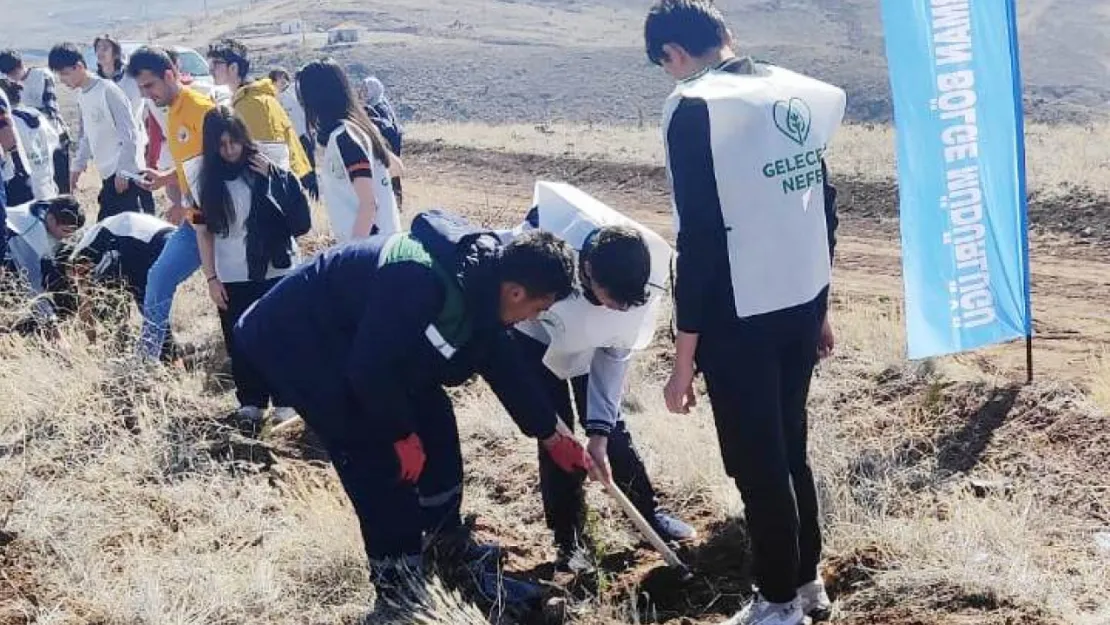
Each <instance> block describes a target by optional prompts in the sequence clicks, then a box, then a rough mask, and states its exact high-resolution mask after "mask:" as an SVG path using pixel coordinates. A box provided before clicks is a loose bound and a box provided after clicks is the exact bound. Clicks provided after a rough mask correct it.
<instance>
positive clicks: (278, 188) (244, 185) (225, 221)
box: [193, 106, 312, 433]
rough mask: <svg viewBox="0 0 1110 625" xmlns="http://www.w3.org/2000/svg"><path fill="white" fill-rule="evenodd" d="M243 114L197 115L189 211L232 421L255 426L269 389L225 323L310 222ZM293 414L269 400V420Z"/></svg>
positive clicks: (266, 282)
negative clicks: (229, 380) (196, 173)
mask: <svg viewBox="0 0 1110 625" xmlns="http://www.w3.org/2000/svg"><path fill="white" fill-rule="evenodd" d="M260 150H261V148H260V146H259V145H258V144H256V143H255V142H254V140H253V139H252V138H251V136H250V134H249V133H248V132H247V126H246V124H245V123H244V122H243V120H242V118H240V117H238V116H236V115H235V113H234V112H232V110H231V109H230V108H227V107H226V106H219V107H216V108H215V109H214V110H211V111H209V112H208V114H207V115H206V116H205V118H204V162H203V165H202V168H201V174H200V206H201V209H200V211H199V212H196V213H194V215H193V227H194V228H195V229H196V233H197V245H198V247H199V248H200V258H201V266H202V268H203V270H204V275H205V279H207V281H208V294H209V296H210V297H211V298H212V301H213V302H214V303H215V304H216V307H217V308H218V309H219V312H220V326H221V328H222V329H223V334H224V345H225V346H226V347H227V354H228V356H229V357H230V358H231V374H232V377H233V378H234V379H235V396H236V398H237V399H238V400H239V409H238V410H237V411H236V413H235V415H234V420H235V421H236V424H237V425H238V426H240V427H241V428H242V429H244V430H246V431H249V432H252V433H255V432H257V431H258V430H259V429H260V428H261V425H262V420H263V411H264V410H265V409H266V408H268V407H269V404H270V397H271V393H270V391H269V389H268V388H267V385H266V381H265V380H264V379H262V376H261V374H260V373H259V372H258V370H257V369H256V368H255V367H253V366H252V365H251V362H250V359H248V358H244V357H243V356H242V355H241V354H239V353H238V350H237V349H236V347H235V342H234V341H233V340H232V330H233V328H234V327H235V322H237V321H238V320H239V317H240V315H242V314H243V312H244V311H245V310H247V308H249V307H250V305H251V304H253V303H255V302H256V301H258V299H259V298H260V297H262V296H263V295H265V294H266V292H267V291H269V290H270V289H271V288H273V286H274V285H275V284H277V282H278V280H280V279H281V277H282V276H284V275H286V274H288V273H290V272H291V271H292V270H293V265H294V262H295V261H296V260H297V256H298V251H297V244H296V242H295V241H294V240H293V237H294V236H299V235H302V234H304V233H306V232H308V230H309V229H310V228H311V227H312V223H311V217H310V215H309V208H308V199H307V198H306V197H305V194H304V190H303V189H301V185H300V183H299V182H298V181H297V178H296V177H294V175H293V174H292V173H291V172H290V171H289V170H287V169H283V168H281V167H278V166H277V165H275V164H274V163H273V161H271V160H270V159H269V158H267V157H266V156H265V155H264V154H263V153H262V152H261V151H260ZM293 416H295V415H294V414H293V411H292V410H291V409H289V408H286V407H276V408H275V409H274V414H273V418H274V421H275V422H278V423H280V422H282V421H286V420H288V419H290V418H292V417H293Z"/></svg>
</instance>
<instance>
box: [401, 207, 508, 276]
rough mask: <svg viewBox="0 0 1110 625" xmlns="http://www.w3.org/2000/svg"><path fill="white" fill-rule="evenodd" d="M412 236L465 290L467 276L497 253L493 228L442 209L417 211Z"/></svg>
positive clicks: (498, 249) (498, 250)
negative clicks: (479, 224) (478, 224)
mask: <svg viewBox="0 0 1110 625" xmlns="http://www.w3.org/2000/svg"><path fill="white" fill-rule="evenodd" d="M411 234H412V238H414V239H416V240H417V241H419V242H420V244H421V245H422V246H423V247H424V249H425V250H426V251H427V252H428V254H430V255H431V256H432V259H434V260H435V262H436V264H437V265H439V266H440V267H441V268H442V269H443V270H444V271H446V272H447V273H448V274H449V275H450V276H451V277H452V278H454V279H455V280H457V281H458V283H459V286H460V287H461V288H462V289H463V290H464V291H466V290H467V288H466V287H467V280H468V278H472V277H474V276H473V275H472V274H473V272H475V271H479V270H481V269H483V268H485V267H488V266H489V265H490V264H491V263H490V262H488V261H489V260H492V259H494V258H496V257H497V256H498V254H500V249H501V241H500V240H499V239H498V238H497V235H496V234H495V233H494V232H493V231H492V230H488V229H485V228H481V227H480V226H475V225H474V224H472V223H470V222H469V221H467V220H466V219H464V218H463V217H461V216H459V215H456V214H454V213H449V212H447V211H445V210H442V209H432V210H429V211H426V212H423V213H420V214H418V215H417V216H416V217H415V218H413V220H412V230H411Z"/></svg>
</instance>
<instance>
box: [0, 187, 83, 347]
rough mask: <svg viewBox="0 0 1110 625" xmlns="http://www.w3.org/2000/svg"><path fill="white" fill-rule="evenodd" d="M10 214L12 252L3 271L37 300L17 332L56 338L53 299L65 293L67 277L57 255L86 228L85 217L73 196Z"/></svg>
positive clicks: (37, 203) (26, 206)
mask: <svg viewBox="0 0 1110 625" xmlns="http://www.w3.org/2000/svg"><path fill="white" fill-rule="evenodd" d="M7 213H8V215H7V223H6V224H5V227H6V231H7V237H8V250H7V254H6V257H5V258H4V260H3V268H4V270H5V271H6V272H9V273H12V274H14V275H17V276H19V277H20V278H21V279H22V280H23V281H24V283H25V285H26V287H27V295H28V297H29V298H30V299H31V300H33V303H32V308H31V310H32V314H31V317H30V318H29V319H27V320H25V321H24V322H21V323H20V324H19V325H18V326H17V327H16V330H17V331H18V332H21V333H26V332H30V331H34V330H43V331H45V332H46V333H47V335H48V336H50V337H53V338H56V337H57V336H58V335H57V329H56V326H55V322H56V321H57V318H58V316H57V313H56V311H55V305H54V301H53V300H52V299H51V297H50V295H51V293H53V292H55V291H56V290H64V289H61V288H60V287H59V284H60V282H61V281H62V280H64V274H63V273H62V271H61V269H60V268H59V267H58V265H57V263H56V262H55V254H56V253H57V252H58V250H59V248H61V245H62V241H64V240H65V239H67V238H69V237H70V236H73V234H74V233H75V232H77V230H78V229H80V228H81V227H82V226H84V225H85V215H84V214H83V213H82V212H81V205H80V204H79V203H78V202H77V200H76V199H74V198H73V196H70V195H60V196H58V197H55V198H51V199H49V200H45V201H35V202H31V203H28V204H23V205H21V206H12V207H9V208H8V211H7Z"/></svg>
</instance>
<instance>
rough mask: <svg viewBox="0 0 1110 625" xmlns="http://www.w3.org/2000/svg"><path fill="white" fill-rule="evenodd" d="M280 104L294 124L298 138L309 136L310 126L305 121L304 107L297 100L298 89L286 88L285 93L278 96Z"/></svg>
mask: <svg viewBox="0 0 1110 625" xmlns="http://www.w3.org/2000/svg"><path fill="white" fill-rule="evenodd" d="M278 102H281V108H283V109H285V113H286V114H287V115H289V121H291V122H293V130H295V131H297V136H298V137H303V136H305V135H307V134H308V124H307V122H306V121H305V116H304V107H303V106H301V102H300V100H298V99H297V89H296V88H295V87H293V86H289V87H286V88H285V91H282V92H281V93H279V94H278Z"/></svg>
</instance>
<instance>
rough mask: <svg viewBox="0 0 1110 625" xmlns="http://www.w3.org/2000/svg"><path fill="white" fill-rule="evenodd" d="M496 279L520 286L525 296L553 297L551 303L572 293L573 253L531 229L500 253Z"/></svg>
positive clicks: (560, 242)
mask: <svg viewBox="0 0 1110 625" xmlns="http://www.w3.org/2000/svg"><path fill="white" fill-rule="evenodd" d="M499 267H500V273H499V275H500V278H501V281H502V282H515V283H517V284H519V285H520V286H522V287H524V290H525V291H526V292H527V293H528V297H532V298H539V297H546V296H548V295H554V296H555V300H556V301H558V300H562V299H566V298H567V297H570V294H571V293H573V292H574V252H573V250H571V248H570V246H569V245H567V242H566V241H564V240H562V239H560V238H559V237H557V236H555V235H553V234H551V233H550V232H544V231H542V230H533V231H531V232H526V233H524V234H522V235H520V236H518V237H517V238H515V239H513V241H512V243H509V244H508V245H506V246H505V247H504V248H502V250H501V260H500V264H499Z"/></svg>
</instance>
